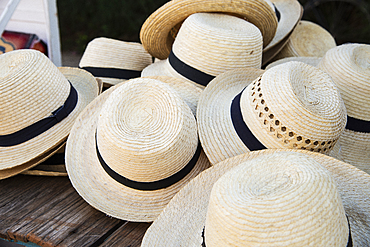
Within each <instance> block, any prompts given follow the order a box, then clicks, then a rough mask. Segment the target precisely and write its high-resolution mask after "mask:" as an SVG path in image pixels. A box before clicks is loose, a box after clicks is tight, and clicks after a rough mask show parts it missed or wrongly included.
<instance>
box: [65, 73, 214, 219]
mask: <svg viewBox="0 0 370 247" xmlns="http://www.w3.org/2000/svg"><path fill="white" fill-rule="evenodd" d="M173 83H176V81H174V82H173ZM180 83H181V82H180ZM183 85H185V84H183ZM189 92H190V90H189ZM196 93H197V92H195V94H196ZM184 95H185V94H184ZM208 167H209V161H208V160H207V157H206V156H205V154H204V153H203V152H202V148H201V145H200V144H199V140H198V134H197V126H196V120H195V117H194V115H193V113H192V112H191V110H190V108H189V106H188V105H186V103H185V102H184V100H183V99H182V98H181V97H180V96H179V94H177V93H176V91H174V89H172V88H171V87H170V86H169V85H168V84H166V83H164V82H162V81H159V80H157V79H151V78H136V79H131V80H129V81H127V82H125V83H121V84H119V85H116V86H114V87H112V88H110V89H108V90H107V91H105V92H104V93H102V94H101V95H100V96H99V97H98V98H96V99H95V100H94V101H93V102H92V103H91V104H89V105H88V106H87V107H86V108H85V110H84V111H83V112H82V113H81V114H80V116H79V118H78V119H77V120H76V123H75V124H74V126H73V129H72V131H71V134H70V136H69V138H68V140H67V145H66V168H67V172H68V176H69V178H70V180H71V182H72V185H73V186H74V188H75V189H76V190H77V192H78V193H79V194H80V195H81V196H82V197H83V198H84V199H85V200H86V201H87V202H88V203H89V204H90V205H92V206H93V207H95V208H96V209H98V210H100V211H102V212H104V213H106V214H108V215H110V216H113V217H116V218H119V219H125V220H130V221H141V222H150V221H153V220H154V219H155V218H156V217H157V216H158V215H159V213H160V212H161V211H162V209H163V208H164V206H165V205H166V204H167V203H168V202H169V200H170V199H171V198H172V197H173V196H174V195H175V194H176V193H177V191H179V190H180V188H181V187H182V186H184V185H185V184H186V183H187V182H188V181H189V180H190V179H192V178H193V177H195V176H196V175H197V174H198V173H200V172H201V171H203V170H204V169H206V168H208Z"/></svg>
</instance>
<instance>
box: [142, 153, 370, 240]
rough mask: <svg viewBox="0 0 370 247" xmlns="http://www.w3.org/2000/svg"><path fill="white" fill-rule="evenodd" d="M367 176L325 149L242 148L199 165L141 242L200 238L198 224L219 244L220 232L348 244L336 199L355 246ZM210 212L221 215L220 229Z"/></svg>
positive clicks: (364, 228) (362, 236)
mask: <svg viewBox="0 0 370 247" xmlns="http://www.w3.org/2000/svg"><path fill="white" fill-rule="evenodd" d="M325 169H326V170H325ZM327 171H329V174H328V172H327ZM239 172H240V173H239ZM243 175H244V176H243ZM314 178H315V179H314ZM333 178H334V180H335V184H334V183H333V181H332V180H333ZM220 179H222V180H220ZM225 179H226V180H227V181H228V182H227V184H224V183H225ZM369 184H370V176H369V175H368V174H366V173H364V172H362V171H361V170H359V169H357V168H355V167H354V166H352V165H349V164H347V163H344V162H341V161H339V160H337V159H334V158H332V157H329V156H327V155H323V154H319V153H315V152H309V151H305V150H279V149H269V150H263V151H254V152H249V153H245V154H242V155H239V156H236V157H233V158H230V159H227V160H225V161H223V162H222V163H219V164H217V165H215V166H213V167H211V168H209V169H207V170H205V171H204V172H202V173H201V174H199V175H198V176H197V177H196V178H195V179H193V180H192V181H190V182H189V183H188V184H187V185H186V186H185V187H184V188H183V189H181V190H180V191H179V192H178V193H177V194H176V196H175V197H174V198H173V199H172V200H171V202H170V203H169V204H168V205H167V207H166V208H165V209H164V210H163V212H162V213H161V214H160V216H159V217H158V218H157V219H156V220H155V221H154V222H153V224H152V225H151V226H150V227H149V228H148V230H147V232H146V234H145V235H144V238H143V242H142V245H141V246H201V243H202V241H203V238H202V232H203V230H204V229H205V239H206V246H214V245H213V244H211V243H210V242H211V241H212V240H213V239H214V240H216V239H217V240H219V241H220V244H219V246H225V244H223V242H221V241H225V240H229V241H230V243H229V245H231V244H234V245H233V246H346V243H347V240H348V237H349V236H348V235H349V231H348V223H347V220H346V217H345V216H344V215H343V208H342V207H344V211H345V214H346V215H347V217H348V220H349V227H350V230H351V238H352V242H353V246H369V245H370V234H369V232H370V228H369V226H370V207H369V198H370V186H369ZM305 190H306V193H304V191H305ZM338 192H339V196H340V198H338V195H337V194H338ZM295 193H299V194H298V195H294V194H295ZM330 203H331V204H330ZM329 204H330V206H329ZM207 211H208V212H207ZM222 213H223V214H222ZM221 214H222V215H221ZM217 216H219V217H218V218H216V217H217ZM211 220H214V221H216V220H219V221H222V222H220V223H218V224H219V225H218V227H222V230H221V231H219V232H218V234H217V235H218V236H217V235H216V234H214V232H213V231H215V230H216V229H217V225H215V224H213V223H214V222H212V221H211ZM209 228H210V229H209ZM269 230H270V231H269ZM208 231H209V232H208ZM227 234H229V236H228V235H227ZM240 235H243V236H244V238H242V239H240V237H241V236H240ZM247 236H248V237H247ZM220 238H221V239H220ZM237 240H239V241H240V243H242V244H245V245H237V244H235V241H237ZM248 240H252V241H255V242H253V243H252V244H247V243H245V242H244V241H248ZM337 241H338V242H337ZM334 243H336V244H334ZM217 246H218V245H217Z"/></svg>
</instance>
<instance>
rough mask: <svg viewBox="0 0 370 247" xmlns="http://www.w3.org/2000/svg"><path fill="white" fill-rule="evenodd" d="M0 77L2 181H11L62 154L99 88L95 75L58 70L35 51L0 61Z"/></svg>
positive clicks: (7, 55)
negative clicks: (70, 132) (66, 142)
mask: <svg viewBox="0 0 370 247" xmlns="http://www.w3.org/2000/svg"><path fill="white" fill-rule="evenodd" d="M0 72H1V73H0V87H1V90H0V112H1V115H0V123H1V124H0V178H6V177H9V176H12V175H15V174H18V173H20V172H22V171H24V170H26V169H28V168H30V167H32V166H35V165H37V164H38V163H40V162H41V161H43V160H45V159H46V158H47V157H49V156H50V155H52V154H53V153H55V152H57V150H58V149H59V148H60V147H61V146H62V145H63V142H65V140H66V138H67V136H68V134H69V131H70V129H71V127H72V124H73V123H74V121H75V119H76V117H77V115H78V114H79V113H80V112H81V111H82V109H83V108H84V107H85V106H86V105H87V104H88V103H89V102H90V101H91V100H92V99H93V98H95V97H96V96H97V95H98V92H99V88H98V84H97V81H96V80H95V78H94V77H93V76H92V75H91V74H90V73H88V72H86V71H84V70H81V69H78V68H67V67H64V68H63V67H62V68H59V69H58V68H57V67H56V66H55V65H54V64H53V63H52V62H51V61H50V60H49V59H48V58H47V57H46V56H45V55H44V54H43V53H41V52H39V51H36V50H31V49H30V50H15V51H11V52H7V53H4V54H2V55H0Z"/></svg>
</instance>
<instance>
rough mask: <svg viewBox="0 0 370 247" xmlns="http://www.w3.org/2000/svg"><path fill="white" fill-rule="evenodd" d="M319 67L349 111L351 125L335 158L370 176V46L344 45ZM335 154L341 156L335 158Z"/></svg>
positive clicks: (330, 54) (348, 122) (341, 141)
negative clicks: (331, 80) (325, 73)
mask: <svg viewBox="0 0 370 247" xmlns="http://www.w3.org/2000/svg"><path fill="white" fill-rule="evenodd" d="M318 67H319V68H320V69H322V70H324V71H325V72H327V73H328V74H329V75H330V76H331V77H332V78H333V81H334V83H335V84H336V85H337V87H338V89H339V91H340V93H341V96H342V98H343V101H344V104H345V106H346V109H347V114H348V117H347V126H346V128H345V130H344V132H343V134H342V135H341V137H340V138H339V142H338V144H339V145H340V146H338V148H337V152H334V153H333V155H334V156H335V157H338V158H339V156H338V155H340V157H341V158H342V159H343V160H344V161H345V162H347V163H350V164H352V165H354V166H356V167H358V168H359V169H361V170H363V171H366V172H367V173H370V153H369V148H368V147H369V145H370V99H369V94H370V89H369V85H370V45H368V44H344V45H340V46H337V47H335V48H332V49H330V50H329V51H328V52H327V53H326V54H325V56H324V57H323V58H322V60H321V62H320V63H319V65H318ZM335 153H337V154H336V155H335Z"/></svg>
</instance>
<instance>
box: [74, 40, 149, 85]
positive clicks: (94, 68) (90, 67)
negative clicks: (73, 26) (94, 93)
mask: <svg viewBox="0 0 370 247" xmlns="http://www.w3.org/2000/svg"><path fill="white" fill-rule="evenodd" d="M151 63H152V57H151V55H149V54H148V53H147V52H146V51H145V49H144V48H143V46H142V45H141V44H140V43H136V42H125V41H121V40H116V39H110V38H105V37H99V38H95V39H93V40H92V41H90V42H89V43H88V44H87V47H86V49H85V51H84V54H83V55H82V57H81V60H80V63H79V67H80V68H82V69H85V70H87V71H89V72H90V73H92V74H93V75H94V76H95V77H97V78H100V79H101V80H102V81H103V83H104V86H106V87H109V86H111V85H116V84H118V83H120V82H122V81H125V80H129V79H131V78H136V77H140V74H141V71H142V70H143V69H144V68H145V67H146V66H148V65H150V64H151Z"/></svg>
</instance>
